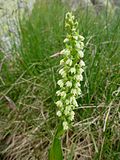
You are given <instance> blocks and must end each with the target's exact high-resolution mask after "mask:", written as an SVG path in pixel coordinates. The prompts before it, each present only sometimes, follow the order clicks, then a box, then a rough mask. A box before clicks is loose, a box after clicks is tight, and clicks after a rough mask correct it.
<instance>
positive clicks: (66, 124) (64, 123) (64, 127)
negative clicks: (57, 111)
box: [63, 121, 68, 130]
mask: <svg viewBox="0 0 120 160" xmlns="http://www.w3.org/2000/svg"><path fill="white" fill-rule="evenodd" d="M63 129H64V130H68V123H67V122H66V121H64V122H63Z"/></svg>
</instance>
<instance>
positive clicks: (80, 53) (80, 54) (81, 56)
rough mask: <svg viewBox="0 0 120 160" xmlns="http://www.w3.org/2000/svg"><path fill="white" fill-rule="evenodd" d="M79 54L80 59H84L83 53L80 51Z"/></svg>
mask: <svg viewBox="0 0 120 160" xmlns="http://www.w3.org/2000/svg"><path fill="white" fill-rule="evenodd" d="M78 54H79V56H80V58H83V57H84V53H83V51H81V50H79V51H78Z"/></svg>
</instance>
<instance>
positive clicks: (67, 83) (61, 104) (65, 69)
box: [56, 12, 85, 130]
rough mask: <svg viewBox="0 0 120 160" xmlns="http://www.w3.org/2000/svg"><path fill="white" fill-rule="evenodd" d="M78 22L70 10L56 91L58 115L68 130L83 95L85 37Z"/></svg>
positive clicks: (67, 16) (67, 17)
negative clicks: (78, 28) (79, 99)
mask: <svg viewBox="0 0 120 160" xmlns="http://www.w3.org/2000/svg"><path fill="white" fill-rule="evenodd" d="M77 27H78V22H77V21H76V20H75V17H74V16H73V15H72V13H70V12H68V13H67V14H66V17H65V28H66V30H67V35H66V38H65V39H64V44H65V49H64V50H62V54H63V59H62V60H61V61H60V65H61V69H60V70H59V74H60V75H61V77H62V78H61V79H60V80H58V82H57V84H58V85H59V87H60V89H59V90H58V91H57V92H56V94H57V96H58V97H59V100H58V101H57V102H56V105H57V107H58V111H57V116H58V117H60V118H61V119H62V121H63V129H64V130H67V129H68V128H69V124H70V122H71V121H73V120H74V116H75V113H74V109H75V108H76V107H78V103H77V101H76V98H77V97H78V96H79V95H81V89H80V81H82V80H83V76H82V73H83V72H84V66H85V63H84V61H83V60H82V58H83V56H84V53H83V48H84V43H83V41H84V37H83V36H81V35H79V32H78V31H77Z"/></svg>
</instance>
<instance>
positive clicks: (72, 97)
mask: <svg viewBox="0 0 120 160" xmlns="http://www.w3.org/2000/svg"><path fill="white" fill-rule="evenodd" d="M74 100H75V97H74V96H71V97H70V104H72V103H73V101H74Z"/></svg>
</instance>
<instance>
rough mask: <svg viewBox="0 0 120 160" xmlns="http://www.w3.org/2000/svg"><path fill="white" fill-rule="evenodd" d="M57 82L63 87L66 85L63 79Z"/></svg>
mask: <svg viewBox="0 0 120 160" xmlns="http://www.w3.org/2000/svg"><path fill="white" fill-rule="evenodd" d="M57 84H58V85H59V86H60V87H61V88H62V87H63V86H64V83H63V80H59V81H58V82H57Z"/></svg>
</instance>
